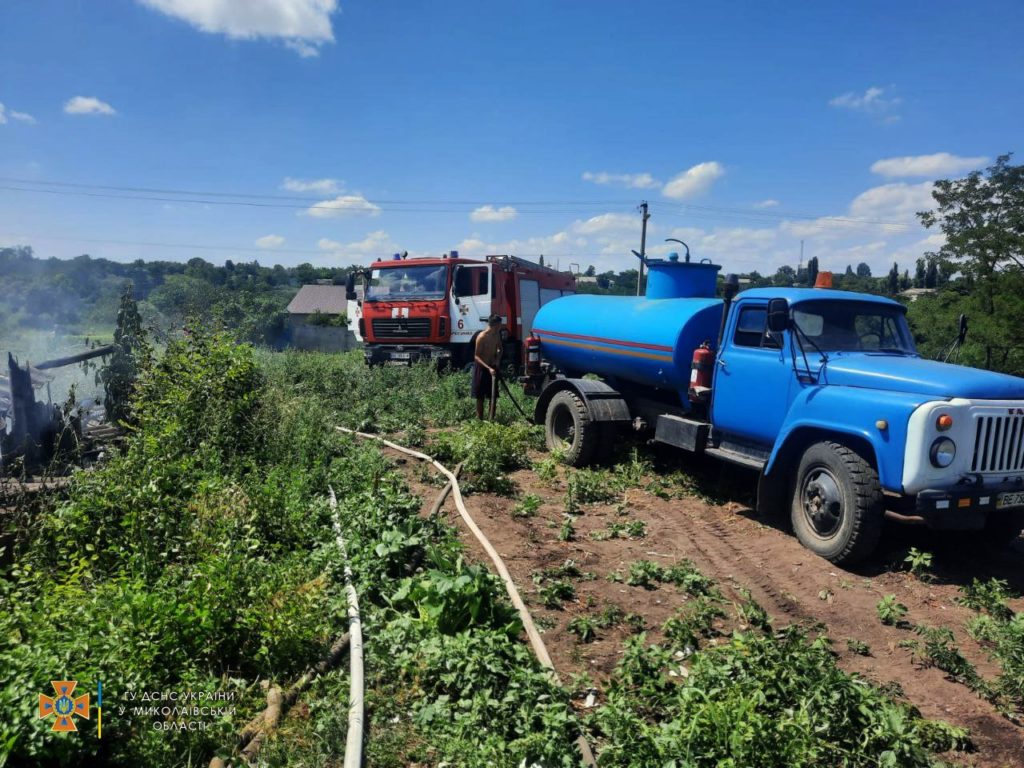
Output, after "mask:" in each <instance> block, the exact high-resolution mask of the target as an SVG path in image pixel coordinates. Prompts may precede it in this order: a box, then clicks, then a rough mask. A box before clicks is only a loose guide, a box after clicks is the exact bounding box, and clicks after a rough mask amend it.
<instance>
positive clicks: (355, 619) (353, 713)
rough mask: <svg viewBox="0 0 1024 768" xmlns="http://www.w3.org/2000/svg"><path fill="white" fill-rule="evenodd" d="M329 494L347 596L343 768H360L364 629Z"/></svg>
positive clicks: (334, 507) (334, 504) (343, 541)
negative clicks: (346, 718)
mask: <svg viewBox="0 0 1024 768" xmlns="http://www.w3.org/2000/svg"><path fill="white" fill-rule="evenodd" d="M328 490H330V500H331V517H332V522H333V523H334V535H335V537H336V538H337V541H338V547H339V548H340V549H341V556H342V558H343V559H344V562H345V592H346V594H347V596H348V632H349V635H350V637H351V642H350V643H349V654H348V658H349V678H350V679H349V695H348V737H347V739H346V742H345V761H344V763H343V766H344V768H359V766H361V765H362V763H363V625H362V621H361V619H360V617H359V596H358V595H357V594H356V588H355V587H354V586H353V584H352V569H351V568H350V567H349V564H348V551H347V550H346V548H345V539H344V537H343V536H342V533H341V521H340V520H339V519H338V500H337V499H336V498H335V496H334V489H333V488H329V489H328Z"/></svg>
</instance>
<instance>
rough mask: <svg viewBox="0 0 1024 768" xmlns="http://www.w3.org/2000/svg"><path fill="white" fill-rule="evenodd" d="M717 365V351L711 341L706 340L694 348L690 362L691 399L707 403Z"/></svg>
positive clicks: (695, 401) (694, 401)
mask: <svg viewBox="0 0 1024 768" xmlns="http://www.w3.org/2000/svg"><path fill="white" fill-rule="evenodd" d="M714 367H715V353H714V351H713V350H712V349H711V342H710V341H705V342H704V343H703V344H701V345H700V346H699V347H697V348H696V349H695V350H693V362H691V363H690V392H689V394H690V401H691V402H693V403H707V401H708V395H710V394H711V373H712V370H713V369H714Z"/></svg>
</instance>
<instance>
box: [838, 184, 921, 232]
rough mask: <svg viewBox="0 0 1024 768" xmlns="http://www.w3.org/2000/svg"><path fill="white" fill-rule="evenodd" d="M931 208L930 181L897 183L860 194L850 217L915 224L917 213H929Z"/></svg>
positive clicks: (852, 204) (856, 198) (853, 204)
mask: <svg viewBox="0 0 1024 768" xmlns="http://www.w3.org/2000/svg"><path fill="white" fill-rule="evenodd" d="M934 205H935V200H934V198H932V183H931V182H930V181H925V182H922V183H920V184H906V183H904V182H896V183H893V184H883V185H882V186H880V187H872V188H871V189H868V190H866V191H864V192H861V193H860V194H859V195H857V197H855V198H854V199H853V202H852V203H850V215H851V216H854V217H856V218H862V219H873V220H880V221H887V222H893V221H916V218H917V217H916V214H917V212H918V211H925V210H929V209H930V208H931V207H932V206H934Z"/></svg>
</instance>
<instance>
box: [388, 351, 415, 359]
mask: <svg viewBox="0 0 1024 768" xmlns="http://www.w3.org/2000/svg"><path fill="white" fill-rule="evenodd" d="M411 356H412V353H410V352H392V353H391V359H392V360H408V359H409V358H410V357H411Z"/></svg>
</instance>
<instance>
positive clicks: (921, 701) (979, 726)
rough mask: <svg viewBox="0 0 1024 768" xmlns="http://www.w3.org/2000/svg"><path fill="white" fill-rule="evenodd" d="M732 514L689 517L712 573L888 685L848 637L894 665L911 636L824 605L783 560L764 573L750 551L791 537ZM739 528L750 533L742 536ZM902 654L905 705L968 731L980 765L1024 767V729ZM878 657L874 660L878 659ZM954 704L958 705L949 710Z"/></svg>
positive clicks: (806, 557)
mask: <svg viewBox="0 0 1024 768" xmlns="http://www.w3.org/2000/svg"><path fill="white" fill-rule="evenodd" d="M729 513H730V512H729V509H728V508H713V507H706V506H705V507H703V509H700V510H697V511H696V514H694V515H692V516H690V515H687V516H686V517H685V518H684V519H686V520H688V521H690V522H692V523H693V524H692V525H690V526H689V530H687V531H686V533H687V534H688V535H689V536H690V537H691V541H690V543H691V544H692V545H693V547H694V549H695V550H696V551H698V552H700V553H701V555H703V556H704V558H705V562H706V564H707V565H708V566H710V568H711V569H712V573H716V574H719V575H727V576H728V577H730V578H731V579H733V580H734V581H736V582H738V583H739V585H740V586H743V587H746V588H747V589H748V590H750V592H751V594H752V595H753V596H754V598H755V600H758V601H759V602H761V601H762V600H764V601H765V603H763V607H764V608H765V609H766V610H768V612H769V614H772V618H773V620H774V619H778V618H781V617H783V616H784V617H786V618H789V619H793V620H796V621H799V622H815V623H816V622H821V623H822V624H824V625H825V627H826V631H827V632H828V634H829V636H830V637H831V638H832V640H833V641H834V650H835V651H836V652H837V653H838V655H839V662H840V665H841V666H842V667H844V668H845V669H847V670H848V671H851V672H857V673H858V674H860V675H862V676H863V677H865V678H867V679H870V680H873V681H874V682H876V683H883V682H887V681H885V680H880V679H879V678H878V675H877V674H876V670H875V669H873V667H874V666H875V665H874V664H873V663H872V661H871V659H870V658H865V657H862V656H858V655H856V654H852V653H848V652H844V651H845V649H843V648H842V647H841V643H842V641H843V640H844V639H845V638H847V637H854V638H858V639H862V640H865V639H870V640H874V642H871V643H869V644H870V645H871V646H872V648H873V649H874V651H873V652H874V653H879V652H881V649H883V648H884V649H887V650H888V652H889V654H890V658H891V660H892V661H897V660H898V659H899V657H898V656H897V655H896V654H897V649H896V646H895V643H896V640H895V639H894V638H899V636H900V633H901V632H902V633H904V634H906V630H898V629H895V628H892V629H890V628H888V627H885V626H884V625H882V624H881V622H880V621H879V620H878V619H877V616H876V615H875V614H874V610H873V605H872V606H871V612H870V614H869V615H868V617H867V620H866V621H865V620H864V616H863V614H862V612H861V611H851V610H844V609H843V608H844V606H842V605H837V602H832V603H829V602H828V601H827V600H822V599H821V597H820V596H819V592H820V590H819V588H818V586H817V584H818V583H819V582H818V581H812V580H811V579H809V578H808V579H804V580H801V579H799V578H797V577H796V576H794V575H793V570H791V569H790V568H788V567H787V566H786V564H785V563H784V562H782V561H777V562H775V563H773V564H770V565H769V566H768V567H765V563H764V561H763V560H761V561H760V564H755V562H754V559H753V557H752V556H751V554H750V553H751V552H758V551H761V552H767V551H769V549H777V547H771V548H769V547H764V548H761V547H758V546H757V541H756V540H757V539H759V538H761V537H770V538H775V537H781V536H784V535H786V534H783V533H781V532H779V531H776V530H764V529H759V528H758V527H757V526H756V524H755V523H754V522H753V521H750V520H740V519H737V518H736V517H735V515H734V514H733V516H732V517H731V520H732V521H733V522H732V524H731V525H730V524H727V523H725V522H724V520H725V519H729V518H724V517H723V515H724V514H729ZM738 527H743V528H745V529H747V530H744V531H737V530H736V528H738ZM737 538H742V539H743V540H744V544H743V545H742V546H739V545H737V544H736V541H735V540H736V539H737ZM752 539H753V540H752ZM792 544H794V545H795V546H796V547H800V544H799V542H797V541H796V539H795V538H792ZM793 554H795V555H797V556H798V557H799V558H800V559H799V561H798V562H797V569H799V570H806V571H808V572H809V574H812V575H815V576H817V577H818V578H819V580H820V577H822V576H824V577H825V578H826V579H828V578H830V577H831V576H832V574H836V573H839V572H841V571H840V570H839V569H838V568H836V567H835V566H832V565H831V564H830V563H827V562H826V561H824V560H820V559H818V558H815V557H814V556H813V555H812V554H811V553H809V552H806V551H804V550H803V549H802V548H800V549H799V551H798V552H794V553H793ZM755 557H756V556H755ZM698 565H699V563H698ZM823 571H824V573H823ZM879 594H880V593H879ZM872 599H873V598H872ZM858 614H860V615H858ZM880 639H881V641H882V643H881V644H879V640H880ZM900 655H905V656H906V658H905V659H902V660H900V661H902V663H896V664H887V665H886V676H887V677H888V679H889V680H891V681H894V682H896V683H898V684H899V686H900V687H901V689H902V690H903V692H904V694H905V697H906V699H907V700H908V701H910V702H911V703H912V704H913V705H914V706H916V707H917V708H918V709H919V710H920V711H921V713H922V714H923V715H924V716H925V717H928V718H933V719H941V720H946V721H949V722H951V723H953V724H955V725H961V726H963V727H966V728H969V729H970V730H971V733H972V736H973V738H974V740H975V743H976V745H977V747H978V748H979V751H981V752H984V753H986V754H987V755H989V756H991V757H993V758H995V759H994V761H992V762H989V761H987V760H986V761H985V762H984V763H980V764H985V765H999V766H1020V765H1022V764H1024V731H1022V729H1020V728H1018V727H1016V726H1014V725H1013V724H1012V723H1010V722H1009V721H1008V720H1006V719H1005V718H1003V717H1002V716H1001V715H999V714H998V712H996V711H995V709H994V708H993V707H992V706H991V705H990V704H988V703H987V702H985V701H984V700H983V699H981V698H979V697H978V696H977V695H976V694H975V693H974V692H973V691H971V690H970V689H968V688H967V687H966V686H964V685H962V684H960V683H956V682H953V681H951V680H947V679H946V677H945V673H943V672H942V671H941V670H939V669H936V668H928V669H921V668H918V667H916V666H914V664H913V662H912V660H911V659H910V654H909V652H907V651H903V652H901V654H900ZM875 659H876V661H877V657H875ZM952 703H955V704H956V706H955V707H954V706H951V704H952Z"/></svg>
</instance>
